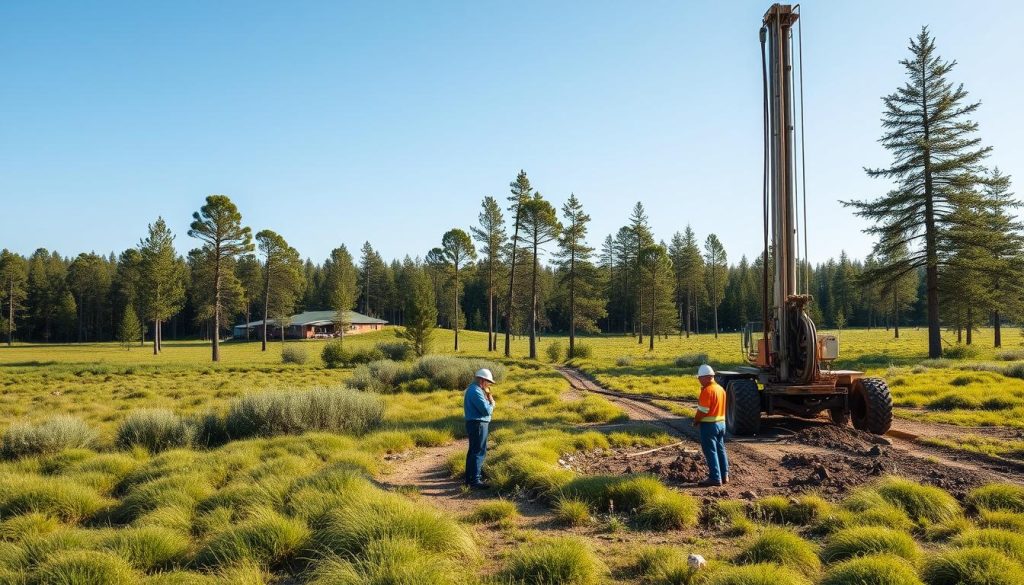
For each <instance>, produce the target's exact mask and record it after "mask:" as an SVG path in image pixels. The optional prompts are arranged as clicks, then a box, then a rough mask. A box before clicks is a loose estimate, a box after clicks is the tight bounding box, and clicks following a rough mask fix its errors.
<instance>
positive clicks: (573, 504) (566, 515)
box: [554, 498, 594, 526]
mask: <svg viewBox="0 0 1024 585" xmlns="http://www.w3.org/2000/svg"><path fill="white" fill-rule="evenodd" d="M554 508H555V520H557V521H558V522H559V523H560V524H564V525H565V526H584V525H586V524H590V523H591V522H593V521H594V519H593V517H592V516H591V515H590V506H589V505H588V504H587V503H586V502H584V501H582V500H577V499H575V498H558V499H557V500H555V505H554Z"/></svg>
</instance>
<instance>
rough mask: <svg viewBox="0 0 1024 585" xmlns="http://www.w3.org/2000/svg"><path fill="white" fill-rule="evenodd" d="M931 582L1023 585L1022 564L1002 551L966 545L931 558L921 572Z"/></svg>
mask: <svg viewBox="0 0 1024 585" xmlns="http://www.w3.org/2000/svg"><path fill="white" fill-rule="evenodd" d="M921 577H922V579H923V580H924V582H925V583H927V584H928V585H1019V584H1020V582H1021V577H1020V565H1018V564H1017V563H1015V562H1013V561H1011V560H1010V559H1008V558H1007V557H1006V556H1004V555H1003V554H1001V553H1000V552H998V551H995V550H992V549H988V548H978V547H975V548H964V549H954V550H950V551H946V552H943V553H941V554H939V555H937V556H935V557H932V558H931V559H929V560H928V561H927V562H926V563H925V565H924V568H923V569H922V571H921Z"/></svg>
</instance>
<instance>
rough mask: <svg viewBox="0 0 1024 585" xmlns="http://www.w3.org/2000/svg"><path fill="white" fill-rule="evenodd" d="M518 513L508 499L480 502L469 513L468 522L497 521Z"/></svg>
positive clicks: (513, 516) (512, 516)
mask: <svg viewBox="0 0 1024 585" xmlns="http://www.w3.org/2000/svg"><path fill="white" fill-rule="evenodd" d="M518 515H519V510H518V509H516V505H515V504H513V503H512V502H510V501H508V500H496V501H493V502H485V503H483V504H480V505H479V506H477V507H476V509H475V510H473V513H472V514H470V515H469V521H470V522H497V521H499V520H505V519H506V518H515V517H516V516H518Z"/></svg>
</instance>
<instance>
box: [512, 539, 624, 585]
mask: <svg viewBox="0 0 1024 585" xmlns="http://www.w3.org/2000/svg"><path fill="white" fill-rule="evenodd" d="M604 572H605V568H604V565H603V564H602V563H601V561H599V560H598V558H597V556H596V555H595V554H594V552H593V551H592V550H590V547H588V546H587V545H586V544H585V543H584V542H583V541H581V540H578V539H575V538H555V539H550V540H544V541H541V542H536V543H530V544H526V545H523V546H521V547H520V548H518V549H517V550H515V551H513V552H512V553H511V554H509V556H508V562H507V563H506V567H505V571H504V572H503V574H502V577H503V578H504V582H510V583H515V584H516V585H520V584H521V585H552V584H555V583H558V584H561V585H594V584H596V583H598V582H599V579H600V578H601V575H602V574H603V573H604Z"/></svg>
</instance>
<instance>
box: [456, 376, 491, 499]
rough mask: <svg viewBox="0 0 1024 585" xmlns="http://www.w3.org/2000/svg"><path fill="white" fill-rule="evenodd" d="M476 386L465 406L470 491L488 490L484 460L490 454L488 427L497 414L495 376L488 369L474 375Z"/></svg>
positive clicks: (474, 385)
mask: <svg viewBox="0 0 1024 585" xmlns="http://www.w3.org/2000/svg"><path fill="white" fill-rule="evenodd" d="M474 377H475V379H474V380H473V383H472V384H470V385H469V388H466V394H465V396H464V397H463V406H464V408H465V413H466V435H467V436H468V437H469V449H468V450H467V451H466V485H467V486H469V487H470V489H485V488H487V487H488V486H487V484H485V483H484V482H483V466H484V457H485V456H486V455H487V427H488V426H489V425H490V423H491V413H492V412H494V396H493V395H491V385H492V384H494V376H493V375H492V374H491V371H490V370H488V369H486V368H484V369H482V370H477V372H476V374H474Z"/></svg>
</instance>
